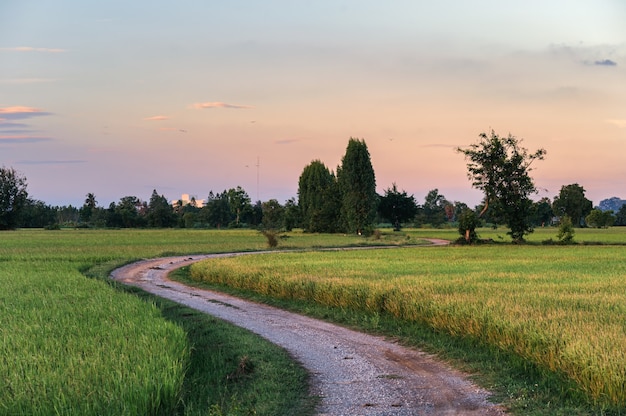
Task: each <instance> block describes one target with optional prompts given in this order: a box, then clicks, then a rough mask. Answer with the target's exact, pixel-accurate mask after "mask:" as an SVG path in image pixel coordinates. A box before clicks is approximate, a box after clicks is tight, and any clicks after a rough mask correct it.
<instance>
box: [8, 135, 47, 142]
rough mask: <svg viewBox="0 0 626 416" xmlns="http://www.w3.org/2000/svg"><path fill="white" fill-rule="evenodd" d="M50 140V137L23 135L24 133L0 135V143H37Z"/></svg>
mask: <svg viewBox="0 0 626 416" xmlns="http://www.w3.org/2000/svg"><path fill="white" fill-rule="evenodd" d="M51 140H52V139H51V138H50V137H36V136H24V135H15V136H6V135H0V144H7V143H12V144H25V143H39V142H49V141H51Z"/></svg>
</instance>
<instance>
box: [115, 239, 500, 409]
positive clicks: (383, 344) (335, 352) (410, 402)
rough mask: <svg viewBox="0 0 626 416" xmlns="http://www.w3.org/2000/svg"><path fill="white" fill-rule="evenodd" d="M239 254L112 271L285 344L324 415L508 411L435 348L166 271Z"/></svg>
mask: <svg viewBox="0 0 626 416" xmlns="http://www.w3.org/2000/svg"><path fill="white" fill-rule="evenodd" d="M433 243H435V242H434V241H433ZM439 243H440V244H442V242H439ZM246 254H253V253H246ZM235 255H241V254H240V253H230V254H218V255H196V256H179V257H167V258H160V259H152V260H145V261H140V262H137V263H133V264H129V265H127V266H124V267H122V268H119V269H117V270H115V271H113V273H112V274H111V277H112V278H113V279H115V280H117V281H120V282H122V283H125V284H128V285H134V286H138V287H140V288H142V289H143V290H146V291H148V292H151V293H153V294H155V295H158V296H161V297H163V298H167V299H171V300H173V301H176V302H179V303H181V304H184V305H186V306H189V307H191V308H194V309H197V310H200V311H202V312H205V313H208V314H211V315H213V316H216V317H218V318H221V319H224V320H226V321H229V322H231V323H233V324H235V325H238V326H241V327H244V328H247V329H248V330H250V331H252V332H254V333H256V334H258V335H260V336H262V337H264V338H266V339H268V340H269V341H271V342H273V343H275V344H277V345H279V346H281V347H283V348H285V349H286V350H287V351H289V353H290V354H291V355H292V356H293V357H294V358H295V359H296V360H297V361H299V362H300V363H301V364H302V365H303V366H304V367H305V368H306V369H307V370H308V371H309V372H310V374H311V387H310V389H311V391H310V394H311V395H314V396H318V397H320V405H319V407H318V409H317V411H318V414H319V415H333V416H334V415H487V416H496V415H504V414H505V412H504V410H503V408H502V407H501V406H498V405H495V404H493V403H490V402H489V401H488V399H489V392H488V391H485V390H484V389H481V388H479V387H477V386H476V385H474V384H473V383H472V382H471V381H469V379H468V376H467V375H466V374H463V373H462V372H460V371H458V370H455V369H453V368H451V367H450V366H449V365H447V364H446V363H443V362H441V361H440V360H438V359H436V358H435V357H433V356H431V355H429V354H426V353H424V352H421V351H417V350H414V349H408V348H405V347H403V346H400V345H398V344H397V343H394V342H393V341H389V340H386V339H383V338H381V337H377V336H372V335H367V334H363V333H359V332H356V331H353V330H350V329H346V328H344V327H341V326H338V325H333V324H330V323H328V322H323V321H319V320H316V319H311V318H308V317H305V316H301V315H298V314H294V313H291V312H286V311H283V310H280V309H277V308H274V307H271V306H267V305H263V304H259V303H255V302H250V301H247V300H242V299H239V298H235V297H232V296H229V295H225V294H222V293H218V292H213V291H208V290H202V289H197V288H192V287H188V286H185V285H183V284H180V283H178V282H174V281H171V280H169V279H168V278H167V275H168V273H169V272H170V271H172V270H174V269H176V268H179V267H183V266H186V265H189V264H191V263H192V262H196V261H199V260H203V259H206V258H212V257H213V258H215V257H219V256H235Z"/></svg>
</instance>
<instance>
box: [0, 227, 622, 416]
mask: <svg viewBox="0 0 626 416" xmlns="http://www.w3.org/2000/svg"><path fill="white" fill-rule="evenodd" d="M555 234H556V232H555V230H554V229H546V230H538V232H537V233H535V234H534V235H533V236H532V237H531V241H535V242H536V244H535V245H528V246H510V245H506V244H496V245H487V246H479V247H444V248H434V249H430V248H412V247H405V248H401V249H398V250H375V251H367V252H366V251H356V252H340V251H338V252H320V251H314V252H309V253H307V254H302V253H272V254H268V255H259V256H250V257H242V258H237V259H228V260H219V261H214V262H212V263H210V264H209V263H205V264H204V265H203V266H201V265H198V266H197V269H194V273H195V274H196V275H197V276H201V277H202V278H207V276H213V279H215V280H227V281H228V283H229V284H232V285H239V286H245V287H252V288H253V289H254V290H257V291H261V292H265V293H268V294H270V295H271V296H274V297H291V298H303V299H307V300H311V299H312V300H314V301H316V302H319V303H320V304H325V305H330V306H337V307H339V308H344V309H346V308H354V309H357V310H364V311H373V313H375V314H381V313H385V314H389V315H394V316H398V317H400V318H401V319H402V320H417V321H421V322H424V323H426V324H427V325H430V326H431V327H433V328H437V329H439V330H441V331H446V332H448V333H451V334H456V335H460V336H465V337H473V338H475V339H476V340H477V342H481V343H487V344H491V345H495V346H497V347H498V348H501V349H503V350H510V351H512V352H514V353H516V354H518V355H520V356H522V357H524V358H525V359H526V360H528V361H529V362H534V363H537V364H538V365H540V366H543V367H545V368H546V369H549V370H551V371H556V372H562V373H563V374H565V375H566V376H567V377H569V378H570V379H571V380H573V381H574V382H575V383H576V385H577V386H578V387H577V388H578V389H579V390H580V392H581V394H584V395H585V397H587V398H588V400H589V401H590V402H592V403H597V404H598V405H599V406H601V407H607V408H614V407H618V408H620V407H624V404H625V398H624V397H625V393H624V391H625V390H626V389H624V385H625V379H626V376H625V374H624V371H625V370H624V369H625V368H626V364H625V359H624V357H623V352H622V349H621V346H622V345H626V343H625V341H626V339H625V332H626V327H625V324H624V319H623V317H624V313H625V312H626V311H625V309H624V308H625V306H624V305H626V302H625V301H626V299H625V297H626V290H625V289H626V287H625V282H624V281H625V279H624V276H625V275H626V270H625V265H624V262H623V259H624V257H625V256H624V254H625V253H626V251H625V250H626V247H625V246H624V245H615V246H612V245H606V246H596V245H584V246H583V245H579V246H554V245H547V246H543V245H540V244H539V243H538V242H540V241H543V240H545V239H548V238H551V237H554V235H555ZM457 235H458V234H457V233H456V231H455V230H424V229H420V230H407V231H406V232H405V233H393V232H391V231H390V232H388V233H384V234H383V235H382V237H381V238H380V239H378V238H376V237H375V238H370V239H363V238H362V237H357V236H344V235H307V234H302V233H300V232H293V233H288V234H286V235H284V236H282V237H281V238H280V239H279V247H278V248H279V249H308V250H310V249H316V248H322V247H343V246H363V245H377V244H403V245H405V244H409V245H414V244H421V243H423V241H422V239H423V238H427V237H435V238H446V239H455V238H456V237H457ZM481 236H483V238H491V239H492V240H493V241H495V242H500V241H507V237H506V230H483V231H482V232H481ZM575 240H576V241H581V242H587V243H590V244H594V243H597V242H603V241H604V242H608V243H614V244H624V243H626V230H623V231H622V229H610V230H599V231H596V230H577V234H576V236H575ZM265 249H267V241H266V239H265V238H264V237H263V236H262V235H261V234H259V233H257V232H255V231H249V230H222V231H205V230H61V231H44V230H21V231H15V232H3V233H2V239H1V240H0V357H1V358H0V374H1V375H2V377H1V378H0V414H12V415H48V414H67V415H69V414H81V415H89V414H98V415H114V414H115V415H134V414H173V413H174V411H173V409H175V408H177V406H178V408H179V407H180V397H181V385H182V384H183V380H184V379H185V370H186V366H187V365H188V357H189V353H190V345H189V343H188V340H187V337H188V334H186V333H185V330H183V329H182V327H181V326H177V325H174V324H172V323H171V322H170V321H168V320H166V319H164V318H163V316H162V315H161V311H160V310H158V309H157V308H156V307H155V306H154V305H153V304H152V303H150V302H147V303H146V302H144V301H141V300H140V299H139V298H137V297H136V296H132V295H129V294H128V293H126V292H124V291H120V290H118V289H116V288H115V287H114V286H112V285H110V284H108V283H107V282H105V281H103V280H101V279H90V278H87V277H86V275H87V276H99V277H103V276H106V275H107V272H108V271H109V270H110V269H111V268H113V267H115V266H119V265H121V264H124V263H127V262H129V261H132V260H136V259H140V258H146V257H157V256H164V255H174V254H191V253H211V252H228V251H253V250H265ZM209 265H210V266H209Z"/></svg>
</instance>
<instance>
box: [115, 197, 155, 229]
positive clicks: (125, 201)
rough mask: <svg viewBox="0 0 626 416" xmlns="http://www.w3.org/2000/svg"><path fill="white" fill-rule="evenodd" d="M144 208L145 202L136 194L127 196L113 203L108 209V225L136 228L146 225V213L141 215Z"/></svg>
mask: <svg viewBox="0 0 626 416" xmlns="http://www.w3.org/2000/svg"><path fill="white" fill-rule="evenodd" d="M143 210H144V204H143V202H142V201H141V200H140V199H139V198H137V197H136V196H125V197H123V198H121V199H120V202H119V203H118V204H117V205H116V204H114V203H111V205H109V209H108V210H107V226H108V227H122V228H136V227H143V226H145V225H146V220H145V216H144V215H140V213H142V212H143Z"/></svg>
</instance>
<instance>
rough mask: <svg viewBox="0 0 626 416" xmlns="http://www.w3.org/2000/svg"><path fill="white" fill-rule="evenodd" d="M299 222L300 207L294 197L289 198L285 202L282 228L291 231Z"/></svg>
mask: <svg viewBox="0 0 626 416" xmlns="http://www.w3.org/2000/svg"><path fill="white" fill-rule="evenodd" d="M300 223H301V219H300V207H299V206H298V203H297V202H296V200H295V198H289V199H288V200H287V201H286V202H285V213H284V215H283V228H284V229H285V230H286V231H291V230H293V229H294V228H295V227H297V226H298V224H300Z"/></svg>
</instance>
